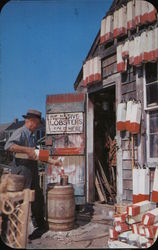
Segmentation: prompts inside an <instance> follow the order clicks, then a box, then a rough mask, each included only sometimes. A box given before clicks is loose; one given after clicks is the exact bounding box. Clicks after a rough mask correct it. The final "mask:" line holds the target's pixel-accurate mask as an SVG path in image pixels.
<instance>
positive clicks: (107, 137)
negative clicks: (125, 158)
mask: <svg viewBox="0 0 158 250" xmlns="http://www.w3.org/2000/svg"><path fill="white" fill-rule="evenodd" d="M89 97H90V99H91V101H92V102H93V105H94V168H95V200H100V201H101V202H103V203H108V204H114V203H115V201H116V199H115V197H116V140H115V136H116V128H115V127H116V110H115V86H111V87H108V88H106V89H103V90H100V91H97V92H95V93H92V94H90V95H89Z"/></svg>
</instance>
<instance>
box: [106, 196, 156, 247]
mask: <svg viewBox="0 0 158 250" xmlns="http://www.w3.org/2000/svg"><path fill="white" fill-rule="evenodd" d="M157 237H158V208H156V203H154V202H151V201H148V200H145V201H142V202H138V203H135V204H132V205H127V208H126V211H124V212H122V213H117V214H116V213H115V214H114V216H113V227H112V228H110V229H109V242H108V243H109V247H110V248H111V247H112V248H114V247H116V245H118V247H121V246H122V243H124V244H126V247H127V248H128V246H133V247H135V248H148V247H150V246H152V245H153V244H154V242H155V241H156V239H157Z"/></svg>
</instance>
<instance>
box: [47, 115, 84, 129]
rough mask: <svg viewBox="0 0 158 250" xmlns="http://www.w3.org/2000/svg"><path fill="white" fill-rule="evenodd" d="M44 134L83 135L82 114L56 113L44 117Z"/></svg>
mask: <svg viewBox="0 0 158 250" xmlns="http://www.w3.org/2000/svg"><path fill="white" fill-rule="evenodd" d="M46 133H47V134H63V133H75V134H77V133H83V113H82V112H76V113H56V114H47V115H46Z"/></svg>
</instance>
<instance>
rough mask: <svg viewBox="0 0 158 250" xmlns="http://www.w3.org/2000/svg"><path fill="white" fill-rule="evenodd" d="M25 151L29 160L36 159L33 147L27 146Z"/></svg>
mask: <svg viewBox="0 0 158 250" xmlns="http://www.w3.org/2000/svg"><path fill="white" fill-rule="evenodd" d="M26 153H27V155H28V157H29V159H31V160H37V155H36V153H35V148H27V149H26Z"/></svg>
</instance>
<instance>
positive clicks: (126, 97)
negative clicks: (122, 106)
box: [122, 90, 136, 101]
mask: <svg viewBox="0 0 158 250" xmlns="http://www.w3.org/2000/svg"><path fill="white" fill-rule="evenodd" d="M122 98H123V99H124V100H126V101H128V100H129V99H130V98H135V99H136V91H135V90H134V91H131V92H129V93H124V94H122Z"/></svg>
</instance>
